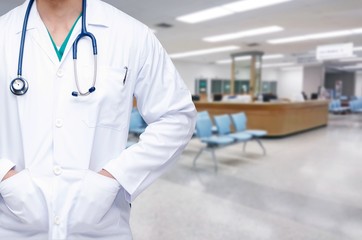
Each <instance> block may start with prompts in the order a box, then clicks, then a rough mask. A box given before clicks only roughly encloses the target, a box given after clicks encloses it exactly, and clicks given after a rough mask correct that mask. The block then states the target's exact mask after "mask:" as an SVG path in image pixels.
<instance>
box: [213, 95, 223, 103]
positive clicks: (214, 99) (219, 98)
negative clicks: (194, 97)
mask: <svg viewBox="0 0 362 240" xmlns="http://www.w3.org/2000/svg"><path fill="white" fill-rule="evenodd" d="M221 100H222V94H214V96H213V101H215V102H218V101H221Z"/></svg>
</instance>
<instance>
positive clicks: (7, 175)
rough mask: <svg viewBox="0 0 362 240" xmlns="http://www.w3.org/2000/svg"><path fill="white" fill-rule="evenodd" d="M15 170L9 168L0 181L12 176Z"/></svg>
mask: <svg viewBox="0 0 362 240" xmlns="http://www.w3.org/2000/svg"><path fill="white" fill-rule="evenodd" d="M16 173H17V172H16V171H15V170H14V169H10V170H9V171H8V172H7V173H6V174H5V176H4V177H3V179H2V180H1V181H5V180H6V179H8V178H11V177H12V176H14V175H15V174H16Z"/></svg>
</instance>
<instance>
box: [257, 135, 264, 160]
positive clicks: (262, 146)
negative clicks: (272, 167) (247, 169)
mask: <svg viewBox="0 0 362 240" xmlns="http://www.w3.org/2000/svg"><path fill="white" fill-rule="evenodd" d="M255 141H256V142H257V143H258V144H259V146H260V147H261V148H262V149H263V155H264V156H265V155H266V150H265V148H264V145H263V143H262V142H261V141H260V139H259V138H255Z"/></svg>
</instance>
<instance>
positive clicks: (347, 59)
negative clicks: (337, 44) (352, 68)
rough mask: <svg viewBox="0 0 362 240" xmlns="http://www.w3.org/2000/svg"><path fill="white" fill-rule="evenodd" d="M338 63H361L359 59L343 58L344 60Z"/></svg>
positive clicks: (361, 60) (361, 59)
mask: <svg viewBox="0 0 362 240" xmlns="http://www.w3.org/2000/svg"><path fill="white" fill-rule="evenodd" d="M339 62H362V58H360V57H354V58H344V59H340V60H339Z"/></svg>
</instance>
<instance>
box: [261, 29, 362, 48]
mask: <svg viewBox="0 0 362 240" xmlns="http://www.w3.org/2000/svg"><path fill="white" fill-rule="evenodd" d="M358 34H362V28H356V29H350V30H343V31H335V32H325V33H317V34H309V35H303V36H297V37H290V38H280V39H273V40H269V41H268V43H270V44H282V43H291V42H301V41H310V40H317V39H325V38H336V37H343V36H350V35H358Z"/></svg>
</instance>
